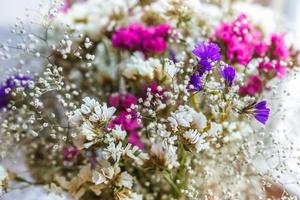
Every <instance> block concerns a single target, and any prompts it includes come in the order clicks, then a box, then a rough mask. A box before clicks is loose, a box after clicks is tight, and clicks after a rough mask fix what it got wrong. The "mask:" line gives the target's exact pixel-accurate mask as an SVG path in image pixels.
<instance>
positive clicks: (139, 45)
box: [112, 24, 171, 55]
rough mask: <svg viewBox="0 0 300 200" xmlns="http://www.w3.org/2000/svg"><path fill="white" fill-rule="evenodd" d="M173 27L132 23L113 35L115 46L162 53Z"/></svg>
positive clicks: (146, 52) (145, 52)
mask: <svg viewBox="0 0 300 200" xmlns="http://www.w3.org/2000/svg"><path fill="white" fill-rule="evenodd" d="M170 29H171V27H170V26H169V25H167V24H160V25H156V26H147V27H145V26H143V25H141V24H130V25H128V26H127V27H122V28H120V29H118V30H117V31H116V32H115V33H114V35H113V36H112V44H113V47H115V48H118V49H125V50H129V51H141V52H143V53H144V54H146V55H147V54H149V53H158V54H159V53H162V52H163V51H164V50H165V49H166V48H167V41H166V40H167V37H168V35H169V31H170Z"/></svg>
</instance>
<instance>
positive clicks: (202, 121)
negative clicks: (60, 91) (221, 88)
mask: <svg viewBox="0 0 300 200" xmlns="http://www.w3.org/2000/svg"><path fill="white" fill-rule="evenodd" d="M192 115H193V124H194V125H195V126H196V128H197V129H199V130H201V129H203V128H205V127H206V126H207V119H206V117H205V115H204V114H203V113H202V112H198V113H197V112H193V114H192Z"/></svg>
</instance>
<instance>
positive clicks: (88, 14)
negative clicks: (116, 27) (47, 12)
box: [54, 0, 135, 41]
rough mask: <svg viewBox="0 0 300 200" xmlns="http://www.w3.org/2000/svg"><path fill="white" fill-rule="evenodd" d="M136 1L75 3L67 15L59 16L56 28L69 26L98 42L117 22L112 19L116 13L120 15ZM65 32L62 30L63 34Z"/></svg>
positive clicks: (96, 0) (110, 0)
mask: <svg viewBox="0 0 300 200" xmlns="http://www.w3.org/2000/svg"><path fill="white" fill-rule="evenodd" d="M134 2H135V1H130V2H129V4H127V2H126V1H114V0H105V1H99V0H89V1H85V2H83V3H82V2H80V3H75V4H74V5H73V6H72V7H71V8H70V9H69V10H68V12H67V13H62V14H60V15H58V17H57V18H56V19H55V21H54V24H55V28H56V29H58V30H61V24H68V25H69V26H70V27H71V28H72V29H74V30H77V31H78V32H79V33H84V34H85V35H86V36H88V37H90V38H91V39H92V40H93V41H98V40H99V39H100V38H101V36H102V33H103V31H104V30H105V29H109V27H110V26H111V25H113V24H114V23H115V22H114V20H111V19H110V16H111V15H112V14H114V13H120V12H121V11H122V10H126V9H127V8H128V7H127V6H131V5H133V4H134ZM62 31H64V30H61V32H62Z"/></svg>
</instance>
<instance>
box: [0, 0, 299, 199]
mask: <svg viewBox="0 0 300 200" xmlns="http://www.w3.org/2000/svg"><path fill="white" fill-rule="evenodd" d="M209 2H210V3H202V1H196V0H195V1H194V0H191V1H176V0H170V1H169V0H168V1H165V0H157V1H148V0H141V1H115V0H84V1H81V0H67V1H66V4H65V5H64V7H63V8H62V7H61V6H62V5H61V4H58V5H55V7H53V8H51V9H50V10H49V12H47V15H46V16H43V17H41V19H43V23H42V28H41V29H40V30H38V31H39V32H38V33H31V32H30V31H31V30H27V29H26V27H25V25H24V24H26V23H25V22H23V21H21V22H20V23H17V24H16V26H15V27H14V31H13V32H15V33H17V36H18V38H19V37H20V36H21V37H22V38H28V40H24V41H22V42H21V43H18V44H16V46H15V47H14V46H12V45H13V44H10V45H0V58H1V60H10V59H12V60H10V63H13V62H12V61H15V60H17V59H19V60H17V61H18V62H17V67H16V68H15V69H14V70H13V72H14V74H17V75H15V76H9V77H8V78H7V80H6V81H5V82H4V83H3V84H1V86H0V107H1V113H0V114H1V126H0V130H1V131H0V141H1V145H0V156H1V158H2V157H3V158H4V157H5V158H7V159H8V162H11V163H12V164H14V165H15V162H21V159H20V161H16V160H12V161H11V160H10V158H13V157H15V156H14V154H13V152H14V151H11V150H12V149H15V150H17V151H18V152H20V154H21V156H22V157H23V158H24V159H22V160H25V164H23V165H25V166H26V169H28V170H24V171H29V172H30V175H31V177H30V179H29V178H28V180H27V176H25V175H23V174H22V173H18V172H15V171H14V170H13V169H12V168H10V167H9V166H5V167H3V168H2V167H1V166H0V188H1V189H3V191H4V192H10V191H11V190H12V189H11V188H10V186H13V185H14V183H15V182H21V183H22V186H23V185H24V187H26V186H34V185H38V186H40V185H46V186H47V188H48V189H49V190H50V191H53V192H58V191H60V192H63V193H67V194H68V196H69V197H70V198H71V199H76V200H77V199H78V200H81V199H83V200H93V199H105V200H106V199H116V200H142V199H145V200H154V199H157V200H165V199H179V200H183V199H184V200H192V199H195V200H197V199H268V198H270V194H269V193H268V191H269V190H267V189H266V188H269V187H272V183H277V184H278V183H283V182H282V179H281V176H282V175H288V176H291V175H290V174H292V173H294V171H293V170H292V169H289V168H288V165H287V164H286V161H287V160H290V159H292V161H293V162H295V163H300V162H299V161H300V157H299V155H300V154H299V148H295V146H294V144H292V143H288V145H287V146H285V145H283V144H282V143H281V141H278V140H276V139H275V136H274V133H276V134H278V133H280V131H279V130H278V131H269V129H265V128H269V127H270V125H269V124H272V122H273V121H272V119H273V117H272V116H274V115H275V113H279V114H280V113H281V111H282V110H283V107H282V105H281V104H282V102H280V106H277V107H276V106H272V103H273V102H272V101H271V99H272V98H270V93H269V91H271V89H272V88H271V87H270V85H272V86H273V85H274V82H273V81H274V80H276V78H284V77H285V76H284V75H285V74H287V73H289V71H292V72H295V71H296V70H295V71H294V69H296V66H297V64H298V63H297V62H296V60H297V57H296V56H297V52H296V51H294V50H293V48H291V47H288V46H287V45H286V44H285V41H284V34H277V33H275V32H274V33H273V32H272V33H270V34H263V31H262V30H261V29H260V28H258V27H259V26H258V25H257V24H256V23H255V22H254V21H251V20H250V19H251V18H248V16H247V15H246V14H239V15H238V17H237V18H236V15H235V14H234V13H233V12H232V13H231V12H227V11H228V9H222V3H221V2H222V1H209ZM218 3H219V4H218ZM217 4H218V5H217ZM226 5H227V4H226ZM247 5H248V4H247ZM250 5H252V4H250ZM250 5H248V6H250ZM41 6H43V5H41ZM227 6H229V8H230V10H231V8H235V7H236V6H237V1H229V2H228V5H227ZM261 9H262V8H261ZM264 9H266V8H264ZM42 10H43V9H42ZM223 18H230V20H229V21H228V22H223V21H222V22H221V19H223ZM231 19H233V20H231ZM124 25H125V26H124ZM16 51H20V53H19V54H18V53H16ZM24 55H25V56H24ZM27 58H29V61H30V62H29V61H28V60H27ZM22 63H23V65H25V63H26V68H25V66H24V69H28V66H27V65H29V67H31V66H30V63H42V64H39V66H40V69H39V70H38V72H36V71H35V72H34V71H31V70H28V72H26V74H28V75H26V76H24V75H21V74H22V73H21V71H22V70H21V69H23V68H22V67H20V66H19V65H22ZM282 80H285V79H282ZM274 87H275V86H274ZM274 107H276V108H274ZM271 108H272V109H271ZM285 138H287V137H285ZM292 150H293V151H296V152H293V154H291V153H290V151H292ZM277 157H278V158H277ZM258 160H259V161H262V162H263V161H264V160H266V162H267V163H266V164H265V165H266V166H271V167H270V168H268V169H266V170H261V169H260V168H259V166H258V164H257V161H258ZM281 161H284V162H283V163H282V162H281ZM270 163H271V164H270ZM3 165H5V163H3ZM20 166H21V165H20ZM273 166H276V167H275V168H273ZM296 184H297V183H296ZM298 185H300V184H298ZM284 186H285V185H283V186H282V189H283V190H284V191H286V189H285V188H284ZM285 193H286V192H284V193H283V194H284V195H283V196H284V197H282V198H283V199H288V198H289V197H291V198H292V196H293V195H292V194H287V195H285ZM4 195H5V194H4Z"/></svg>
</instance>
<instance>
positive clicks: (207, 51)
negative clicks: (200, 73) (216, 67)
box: [192, 42, 222, 70]
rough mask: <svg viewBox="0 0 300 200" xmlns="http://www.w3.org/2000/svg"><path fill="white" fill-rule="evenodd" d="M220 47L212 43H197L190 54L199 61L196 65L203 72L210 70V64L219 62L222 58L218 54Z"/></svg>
mask: <svg viewBox="0 0 300 200" xmlns="http://www.w3.org/2000/svg"><path fill="white" fill-rule="evenodd" d="M220 51H221V49H220V47H219V46H218V45H217V44H215V43H212V42H199V43H197V44H196V46H195V49H194V50H193V51H192V53H193V54H194V55H195V56H197V57H198V58H199V59H200V60H199V63H198V65H199V66H202V67H203V68H204V69H205V70H211V69H212V62H216V61H220V60H221V59H222V56H221V54H220Z"/></svg>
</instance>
